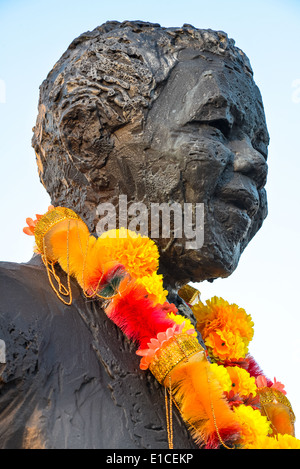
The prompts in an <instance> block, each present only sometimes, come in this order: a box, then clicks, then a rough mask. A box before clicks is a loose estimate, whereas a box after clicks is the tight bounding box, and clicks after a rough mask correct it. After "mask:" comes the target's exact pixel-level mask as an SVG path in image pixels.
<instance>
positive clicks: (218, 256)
mask: <svg viewBox="0 0 300 469" xmlns="http://www.w3.org/2000/svg"><path fill="white" fill-rule="evenodd" d="M268 142H269V137H268V131H267V127H266V122H265V116H264V110H263V104H262V99H261V95H260V92H259V90H258V88H257V86H256V84H255V82H254V80H253V73H252V70H251V66H250V63H249V60H248V59H247V57H246V56H245V55H244V53H243V52H242V51H241V50H240V49H238V48H237V47H236V46H235V44H234V41H233V40H231V39H229V38H228V37H227V35H226V34H225V33H223V32H220V31H212V30H201V29H196V28H194V27H192V26H190V25H184V26H183V27H181V28H163V27H161V26H159V25H158V24H151V23H144V22H140V21H133V22H129V21H126V22H123V23H119V22H115V21H113V22H108V23H105V24H104V25H102V26H100V27H98V28H96V29H95V30H93V31H91V32H87V33H84V34H82V35H81V36H79V37H78V38H77V39H75V40H74V41H73V42H72V43H71V45H70V46H69V48H68V49H67V51H66V52H65V53H64V54H63V56H62V57H61V58H60V60H59V61H58V62H57V63H56V64H55V65H54V67H53V69H52V70H51V71H50V73H49V74H48V76H47V78H46V79H45V81H44V82H43V83H42V85H41V88H40V99H39V113H38V118H37V123H36V126H35V128H34V136H33V147H34V149H35V152H36V155H37V163H38V168H39V175H40V179H41V181H42V183H43V185H44V186H45V188H46V189H47V191H48V193H49V194H50V196H51V201H52V203H53V204H54V205H63V206H66V207H69V208H72V209H73V210H75V211H76V212H77V213H78V214H79V215H81V216H82V217H83V219H84V220H85V221H86V223H87V224H88V226H89V228H90V230H91V231H92V232H96V227H97V224H98V222H99V219H100V213H99V210H97V207H98V206H99V204H104V203H106V204H107V203H110V204H113V206H114V207H116V209H118V207H119V205H120V196H122V197H123V199H122V200H124V197H125V196H126V201H127V207H128V206H129V205H130V204H131V203H140V204H143V206H144V207H146V208H147V210H148V214H149V219H148V226H147V230H148V235H149V236H151V226H150V225H151V215H150V214H151V207H153V206H155V207H157V206H162V204H165V205H167V206H168V207H173V208H174V213H175V209H176V207H177V208H178V207H181V209H182V210H181V212H180V213H177V215H176V216H177V221H179V220H181V221H182V225H181V228H182V229H181V230H180V229H179V231H180V233H179V234H178V226H175V216H174V218H173V219H172V221H171V223H170V232H169V234H168V236H162V233H161V231H159V234H157V231H155V233H156V234H155V235H152V236H151V237H153V238H154V239H155V241H156V242H157V244H158V247H159V250H160V256H161V264H162V266H163V267H164V270H165V272H166V274H169V275H170V277H172V278H173V279H174V281H175V283H177V284H178V285H180V284H183V283H186V282H188V281H202V280H205V279H209V280H210V279H214V278H217V277H226V276H228V275H230V274H231V273H232V272H233V271H234V269H235V268H236V266H237V264H238V261H239V258H240V255H241V253H242V252H243V250H244V249H245V247H246V246H247V244H248V243H249V241H250V240H251V239H252V237H253V236H254V235H255V233H256V232H257V231H258V229H259V228H260V227H261V225H262V222H263V220H264V218H265V217H266V214H267V201H266V193H265V189H264V186H265V183H266V177H267V165H266V158H267V146H268ZM185 209H186V211H185ZM198 209H199V211H197V210H198ZM200 209H201V210H202V212H201V213H202V215H201V217H200V215H199V219H198V218H197V216H198V214H200ZM188 210H190V212H188ZM116 213H117V217H118V213H119V212H118V210H117V211H116ZM188 213H190V218H189V224H188V223H187V224H186V227H187V229H186V230H185V229H184V226H185V224H184V218H186V219H188ZM169 214H170V213H169ZM118 221H119V220H118V219H117V225H118ZM200 224H202V228H203V231H202V234H204V237H203V236H202V241H201V243H197V242H196V243H194V244H193V243H191V242H189V241H190V240H191V239H190V238H191V236H192V234H193V233H194V235H195V238H196V233H198V231H197V229H199V225H200ZM117 227H119V226H117ZM152 228H153V227H152ZM188 228H189V229H188ZM199 236H200V235H199Z"/></svg>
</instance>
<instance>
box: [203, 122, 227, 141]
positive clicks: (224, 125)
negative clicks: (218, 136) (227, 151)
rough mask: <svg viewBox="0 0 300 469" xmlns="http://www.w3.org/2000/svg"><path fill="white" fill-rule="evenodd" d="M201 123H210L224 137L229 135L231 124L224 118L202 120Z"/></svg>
mask: <svg viewBox="0 0 300 469" xmlns="http://www.w3.org/2000/svg"><path fill="white" fill-rule="evenodd" d="M202 124H206V125H210V126H211V127H215V128H216V129H218V130H220V132H222V134H223V135H224V137H225V138H228V137H229V134H230V130H231V126H230V124H229V122H228V121H227V120H226V119H215V120H211V121H202Z"/></svg>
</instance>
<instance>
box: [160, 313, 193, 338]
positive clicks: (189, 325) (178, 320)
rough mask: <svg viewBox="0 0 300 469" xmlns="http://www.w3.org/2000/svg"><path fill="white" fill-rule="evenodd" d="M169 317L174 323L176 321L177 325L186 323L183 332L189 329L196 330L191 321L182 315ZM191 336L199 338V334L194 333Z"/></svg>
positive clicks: (171, 314) (169, 315) (169, 314)
mask: <svg viewBox="0 0 300 469" xmlns="http://www.w3.org/2000/svg"><path fill="white" fill-rule="evenodd" d="M167 316H168V318H170V319H172V321H174V322H175V323H176V324H182V323H183V322H184V323H185V324H184V326H183V329H182V332H186V331H188V330H189V329H195V328H194V326H193V324H192V323H191V321H190V320H189V319H188V318H186V317H185V316H182V315H181V314H174V313H168V315H167ZM191 336H193V337H197V332H196V331H195V332H193V333H192V334H191Z"/></svg>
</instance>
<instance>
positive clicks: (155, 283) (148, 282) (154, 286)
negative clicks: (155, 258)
mask: <svg viewBox="0 0 300 469" xmlns="http://www.w3.org/2000/svg"><path fill="white" fill-rule="evenodd" d="M137 284H138V285H143V286H144V287H145V288H146V290H147V292H148V293H149V298H150V299H151V300H152V301H153V303H155V304H161V305H162V304H164V302H165V301H166V299H167V295H168V291H167V290H164V287H163V276H162V275H158V274H157V273H156V272H153V274H152V275H148V276H144V277H141V278H138V279H137Z"/></svg>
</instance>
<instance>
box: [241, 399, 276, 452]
mask: <svg viewBox="0 0 300 469" xmlns="http://www.w3.org/2000/svg"><path fill="white" fill-rule="evenodd" d="M233 411H234V413H235V416H236V418H237V420H238V422H239V424H240V426H241V441H240V443H241V445H243V446H244V447H246V448H248V446H250V445H256V444H258V441H259V439H260V438H264V437H266V436H267V435H268V433H269V431H270V423H269V422H268V419H267V417H264V416H263V415H261V413H260V412H259V410H257V409H253V408H252V407H251V406H246V405H244V404H241V405H240V406H238V407H234V408H233Z"/></svg>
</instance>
